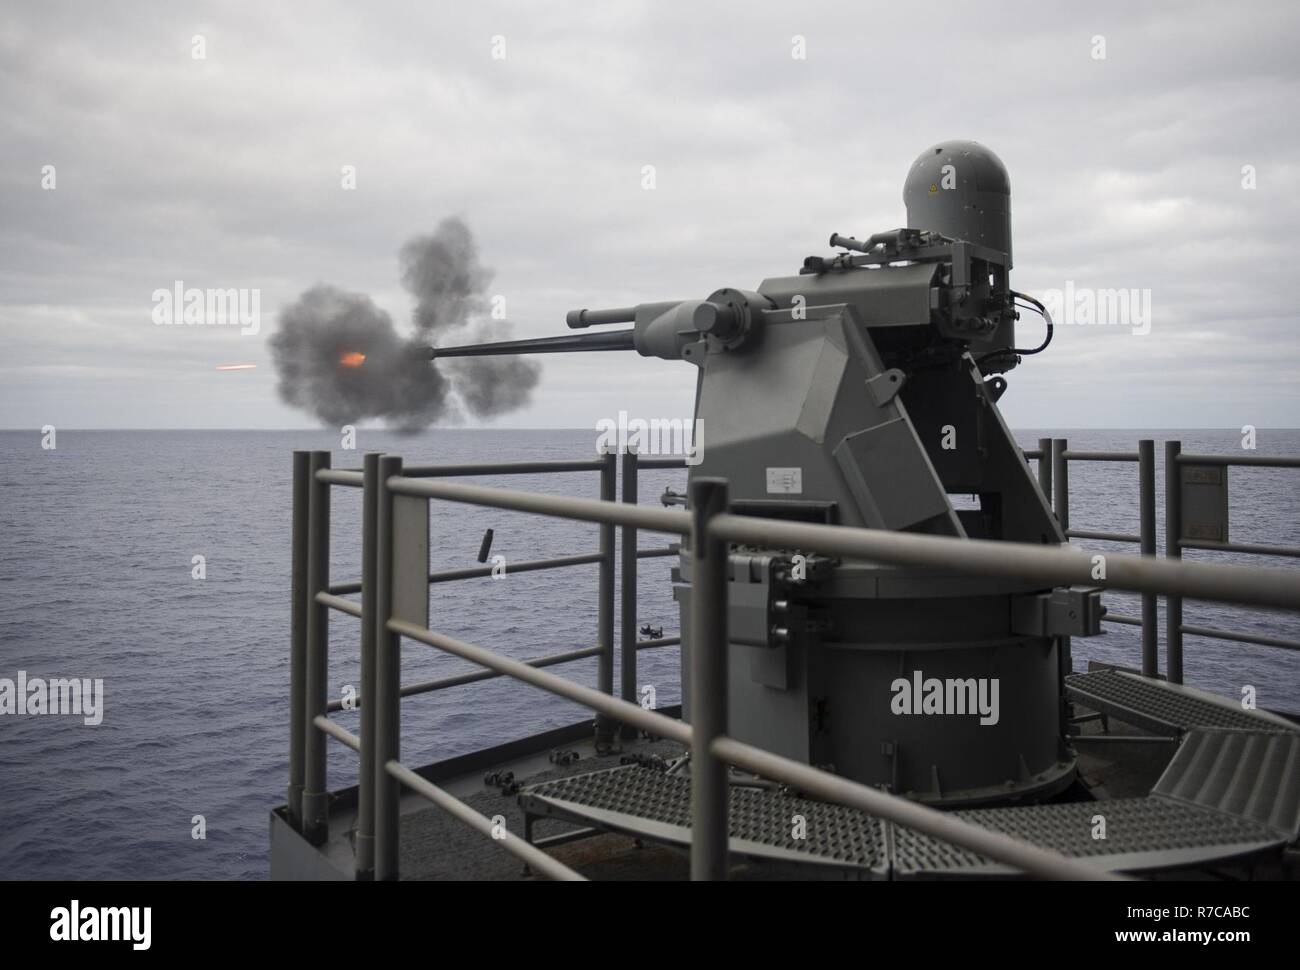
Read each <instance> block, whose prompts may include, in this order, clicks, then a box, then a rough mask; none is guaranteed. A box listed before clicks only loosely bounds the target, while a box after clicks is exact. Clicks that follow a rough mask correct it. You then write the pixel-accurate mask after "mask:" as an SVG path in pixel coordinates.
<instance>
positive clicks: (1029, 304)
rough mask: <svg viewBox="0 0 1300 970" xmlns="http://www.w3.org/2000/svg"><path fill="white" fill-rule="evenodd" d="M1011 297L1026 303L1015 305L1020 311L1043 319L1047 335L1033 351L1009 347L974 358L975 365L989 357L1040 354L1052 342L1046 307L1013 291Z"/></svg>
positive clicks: (1050, 323) (1050, 324) (1050, 316)
mask: <svg viewBox="0 0 1300 970" xmlns="http://www.w3.org/2000/svg"><path fill="white" fill-rule="evenodd" d="M1011 295H1012V297H1019V298H1020V299H1022V300H1025V301H1026V302H1025V303H1017V304H1015V305H1016V306H1017V307H1020V308H1021V309H1022V310H1034V311H1036V312H1037V313H1038V314H1039V316H1041V317H1042V318H1043V322H1044V323H1046V324H1047V335H1046V336H1045V337H1044V338H1043V342H1042V343H1041V344H1039V345H1038V346H1037V347H1035V348H1034V349H1033V350H1021V349H1020V348H1019V347H1011V348H1007V349H1005V350H991V351H989V352H988V353H987V354H980V356H978V357H976V358H974V362H975V363H976V364H978V363H979V362H980V361H982V360H988V359H989V358H990V357H1005V356H1007V355H1009V354H1016V355H1018V356H1021V357H1030V356H1032V355H1034V354H1041V353H1042V352H1043V351H1044V350H1046V349H1047V345H1048V344H1050V343H1051V342H1052V332H1053V330H1054V329H1055V328H1054V327H1053V325H1052V315H1051V314H1050V313H1048V312H1047V307H1045V306H1043V305H1042V304H1041V303H1039V302H1038V301H1037V300H1035V299H1034V298H1033V297H1032V296H1029V295H1028V294H1025V293H1018V292H1016V291H1015V290H1012V291H1011Z"/></svg>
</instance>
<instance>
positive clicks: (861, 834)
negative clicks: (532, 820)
mask: <svg viewBox="0 0 1300 970" xmlns="http://www.w3.org/2000/svg"><path fill="white" fill-rule="evenodd" d="M1298 769H1300V734H1297V733H1294V732H1268V731H1256V732H1245V731H1235V730H1226V731H1222V730H1204V729H1201V730H1195V731H1192V732H1191V733H1189V734H1188V736H1187V738H1186V739H1185V740H1184V741H1183V743H1182V745H1180V747H1179V750H1178V753H1177V754H1176V755H1175V757H1174V759H1173V761H1172V762H1171V763H1170V764H1169V767H1168V768H1167V769H1166V770H1165V773H1164V774H1163V775H1162V776H1161V778H1160V781H1159V782H1157V784H1156V787H1155V789H1154V790H1153V791H1152V793H1151V795H1150V796H1149V797H1146V798H1124V799H1109V800H1103V801H1089V802H1068V803H1059V804H1043V805H1021V806H1012V807H1008V808H988V809H973V810H968V811H960V812H956V813H954V814H956V815H957V817H959V818H962V819H964V820H966V821H969V822H971V823H973V824H975V825H979V826H981V827H982V828H986V829H989V830H992V831H995V832H1001V833H1004V834H1006V835H1009V836H1012V837H1013V838H1016V839H1020V840H1022V841H1025V842H1029V843H1032V844H1034V845H1039V846H1042V847H1044V848H1049V849H1053V850H1055V851H1057V852H1060V853H1062V854H1064V855H1067V856H1072V857H1075V858H1080V859H1094V860H1096V863H1097V865H1098V866H1099V867H1102V868H1105V869H1108V870H1113V871H1124V872H1140V871H1145V870H1155V869H1173V868H1178V867H1182V866H1194V865H1203V864H1206V863H1210V862H1216V861H1223V860H1227V859H1232V858H1236V857H1238V856H1244V855H1248V854H1251V853H1255V852H1260V851H1263V850H1265V849H1273V848H1277V847H1279V846H1282V845H1285V844H1287V843H1289V842H1292V841H1294V840H1295V839H1296V837H1297V836H1298V835H1300V770H1298ZM690 788H691V786H690V779H689V778H687V777H686V776H684V775H668V774H664V773H662V772H659V771H654V770H651V769H648V768H643V767H641V766H638V765H630V766H625V767H621V768H612V769H607V770H604V771H595V772H589V773H587V774H581V775H571V776H569V777H566V778H559V779H556V780H553V781H547V782H543V783H542V784H539V785H535V786H533V787H530V788H527V789H525V790H524V791H523V792H522V793H521V794H520V796H519V804H520V806H521V807H522V808H523V810H524V812H525V813H526V814H528V815H531V816H539V815H546V816H551V817H555V818H561V819H566V820H569V821H580V822H585V823H590V824H595V825H596V826H598V827H601V828H606V829H612V830H615V831H623V832H628V833H631V834H635V835H640V836H644V837H646V838H649V839H655V840H658V841H665V842H670V843H676V844H679V845H688V844H689V843H690V825H691V818H690V812H691V808H690V797H691V796H690ZM730 798H731V827H730V835H731V848H732V851H733V852H735V853H736V854H738V855H746V856H753V857H759V858H770V859H778V860H782V861H787V862H802V863H816V864H821V865H828V864H829V865H835V866H844V867H850V868H856V869H859V870H866V871H869V872H871V873H874V874H892V875H893V877H894V878H898V879H915V878H978V877H987V876H1007V875H1014V874H1015V870H1014V869H1012V868H1011V867H1008V866H1005V865H1002V864H1001V863H996V862H993V861H991V860H989V859H986V858H984V857H982V856H980V855H977V854H976V853H973V852H969V851H967V850H965V849H961V848H958V847H956V846H952V845H950V844H948V843H946V842H944V841H942V840H940V839H935V838H932V837H930V836H927V835H922V834H919V833H917V832H914V831H912V830H910V829H906V828H903V827H901V826H897V825H892V824H888V823H885V822H883V821H882V820H880V819H878V818H875V817H873V816H870V815H867V814H866V813H864V812H861V811H858V810H857V809H853V808H847V807H844V806H841V805H833V804H829V803H825V802H818V801H811V800H806V799H799V798H795V797H793V796H790V795H786V794H783V793H781V792H779V791H776V790H772V789H755V788H747V787H738V786H732V788H731V792H730ZM796 816H801V817H802V819H803V820H804V825H805V830H804V834H805V837H804V838H796V837H795V831H794V830H795V822H796ZM1102 819H1104V825H1105V829H1104V837H1099V835H1100V833H1099V830H1098V822H1099V820H1102Z"/></svg>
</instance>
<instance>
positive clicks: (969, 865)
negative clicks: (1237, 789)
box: [891, 797, 1283, 879]
mask: <svg viewBox="0 0 1300 970" xmlns="http://www.w3.org/2000/svg"><path fill="white" fill-rule="evenodd" d="M955 814H956V816H957V817H958V818H960V819H961V820H962V821H964V822H967V823H970V824H973V825H978V826H981V827H982V828H986V829H988V830H989V831H991V832H997V833H999V834H1001V835H1005V836H1007V837H1009V838H1014V839H1017V840H1020V841H1024V842H1026V843H1029V844H1032V845H1038V846H1051V847H1052V848H1054V849H1057V850H1058V851H1061V852H1063V853H1065V854H1066V855H1068V856H1070V857H1071V858H1077V859H1080V860H1087V863H1088V864H1090V865H1094V866H1096V867H1098V868H1099V869H1103V870H1105V871H1109V872H1140V871H1152V870H1160V869H1171V868H1179V867H1183V866H1192V865H1204V864H1206V863H1210V862H1217V861H1222V860H1227V859H1233V858H1236V857H1238V856H1242V855H1248V854H1250V853H1254V852H1261V851H1264V850H1267V849H1276V848H1278V847H1279V846H1280V845H1281V843H1282V841H1283V840H1282V839H1281V838H1280V837H1279V836H1278V835H1277V834H1276V833H1275V832H1272V831H1270V830H1269V829H1267V828H1265V827H1264V826H1262V825H1259V824H1257V823H1254V822H1251V821H1249V820H1247V819H1244V818H1239V817H1236V816H1233V815H1227V814H1224V813H1221V812H1216V811H1211V810H1209V809H1206V808H1201V807H1199V806H1195V805H1189V804H1183V803H1179V802H1175V801H1171V800H1168V799H1159V798H1151V797H1147V798H1115V799H1107V800H1105V801H1101V802H1066V803H1060V804H1052V805H1026V806H1018V807H1011V808H990V809H982V810H977V811H967V812H958V813H955ZM1098 816H1101V817H1102V818H1104V819H1105V825H1106V838H1104V839H1099V838H1094V836H1093V833H1094V832H1095V831H1096V830H1097V824H1098V823H1097V821H1096V820H1097V818H1098ZM891 834H892V836H893V838H892V849H893V864H894V875H895V878H897V879H927V878H929V879H934V878H949V879H952V878H976V877H986V878H987V877H993V878H998V877H1001V878H1005V877H1007V876H1010V875H1013V874H1014V873H1013V870H1011V869H1010V868H1008V867H1007V866H1005V865H1002V864H1000V863H996V862H992V861H991V860H989V859H988V858H984V857H981V856H980V855H978V854H977V853H973V852H968V851H965V850H963V849H958V848H955V847H954V846H952V845H949V844H946V843H944V842H943V841H941V840H937V839H933V838H929V837H928V836H922V835H918V834H917V833H915V832H912V831H909V830H908V829H906V828H903V827H901V826H896V827H894V829H893V830H892V833H891Z"/></svg>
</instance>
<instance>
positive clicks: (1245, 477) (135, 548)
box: [0, 429, 1300, 879]
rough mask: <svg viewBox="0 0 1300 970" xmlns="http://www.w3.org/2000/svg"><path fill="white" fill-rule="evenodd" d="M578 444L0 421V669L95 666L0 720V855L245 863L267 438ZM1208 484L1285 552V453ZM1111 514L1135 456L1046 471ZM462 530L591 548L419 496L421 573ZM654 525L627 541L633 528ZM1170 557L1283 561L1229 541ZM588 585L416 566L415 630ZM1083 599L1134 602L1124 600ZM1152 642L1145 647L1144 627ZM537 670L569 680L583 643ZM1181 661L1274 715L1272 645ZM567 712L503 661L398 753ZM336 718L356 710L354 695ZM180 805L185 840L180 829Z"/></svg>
mask: <svg viewBox="0 0 1300 970" xmlns="http://www.w3.org/2000/svg"><path fill="white" fill-rule="evenodd" d="M1040 433H1041V434H1048V433H1050V432H1039V431H1037V430H1033V429H1030V430H1025V431H1023V432H1018V433H1017V436H1018V438H1019V440H1020V442H1021V443H1022V445H1024V446H1025V447H1034V445H1035V442H1036V439H1037V438H1038V436H1039V434H1040ZM1056 433H1057V434H1058V435H1065V436H1068V437H1069V439H1070V444H1071V447H1072V448H1078V449H1084V450H1126V451H1127V450H1134V449H1135V448H1136V444H1135V442H1136V440H1137V439H1138V438H1139V437H1154V438H1155V439H1156V440H1157V442H1160V441H1162V440H1164V439H1167V438H1181V440H1182V441H1183V448H1184V451H1191V452H1215V453H1237V452H1239V451H1240V448H1241V439H1240V436H1239V435H1238V434H1237V433H1236V432H1234V431H1182V432H1175V431H1158V432H1141V431H1134V430H1122V431H1074V432H1069V431H1063V430H1060V429H1057V430H1056ZM594 439H595V436H594V434H593V433H592V432H590V431H435V432H430V433H426V434H421V435H415V436H398V435H394V434H385V433H381V432H366V431H362V432H361V433H360V434H359V435H358V440H357V442H356V445H357V449H356V451H343V450H341V449H340V448H339V445H340V441H339V437H338V435H337V434H333V433H327V432H323V431H322V432H250V431H207V432H186V431H176V432H171V431H138V432H136V431H126V432H91V431H74V430H60V431H59V432H58V439H57V445H58V447H57V448H56V449H55V450H53V451H46V450H42V448H41V439H40V435H39V434H38V433H37V432H34V431H30V432H29V431H23V432H0V657H2V658H3V659H2V660H0V677H9V678H16V677H17V673H18V671H19V670H24V671H26V673H27V675H28V677H36V676H40V677H79V678H80V677H84V678H103V680H104V717H103V722H102V723H101V724H99V725H97V726H87V725H85V724H83V723H82V720H81V719H80V718H76V717H67V716H60V717H50V716H46V717H36V716H26V717H23V716H17V715H10V716H0V874H3V875H4V876H5V877H9V878H14V877H22V878H42V877H44V878H82V879H100V878H160V879H170V878H224V879H258V878H264V877H266V875H267V827H268V821H267V813H268V811H269V810H270V809H271V808H272V806H274V805H276V804H278V803H280V802H282V801H283V799H284V791H285V784H286V779H287V767H286V758H287V744H288V742H287V723H288V701H287V693H288V690H287V688H288V655H289V553H290V549H289V511H290V453H291V451H292V450H293V449H295V448H332V449H334V465H335V466H336V467H352V466H357V465H359V464H360V455H361V453H362V452H364V451H370V450H374V451H390V452H393V453H396V454H401V455H402V456H403V457H404V458H405V459H406V460H407V462H408V463H416V462H419V463H428V462H461V461H470V460H485V459H493V460H505V459H525V458H572V457H576V456H584V455H589V454H591V453H592V447H593V443H594ZM1257 453H1259V454H1292V455H1294V454H1300V432H1298V431H1267V430H1265V431H1261V432H1260V436H1259V442H1258V452H1257ZM1162 457H1163V446H1162V445H1160V444H1159V443H1158V444H1157V458H1158V460H1159V459H1160V458H1162ZM1159 473H1160V474H1162V473H1163V472H1162V470H1161V471H1160V472H1159ZM475 481H478V482H482V483H485V484H503V485H509V486H512V487H518V488H524V489H531V490H536V491H547V492H556V493H566V494H580V495H589V496H593V497H594V496H595V495H596V488H597V486H596V477H595V475H594V473H588V474H570V475H560V476H538V477H531V476H521V477H514V478H510V479H495V480H494V479H486V478H485V479H476V480H475ZM684 481H685V475H684V472H651V471H643V472H642V479H641V496H642V501H647V502H652V501H655V500H656V498H657V497H658V495H659V494H660V493H661V492H662V491H663V489H664V488H665V487H668V486H672V487H675V488H678V489H680V488H681V487H682V486H683V485H684ZM1157 481H1158V483H1162V482H1163V479H1162V478H1158V479H1157ZM1159 487H1160V489H1161V492H1160V494H1161V496H1163V485H1162V484H1161V485H1160V486H1159ZM334 496H335V498H334V505H333V536H334V542H333V548H332V560H333V561H332V565H331V569H332V576H333V578H334V580H335V581H342V580H344V579H353V578H357V577H359V575H360V573H359V569H360V565H359V563H360V538H359V535H360V534H359V531H358V530H359V522H360V494H359V491H358V490H353V489H335V490H334ZM1231 496H1232V510H1233V512H1232V523H1231V526H1232V538H1233V540H1235V541H1239V542H1259V543H1273V544H1279V545H1288V546H1300V471H1296V470H1295V469H1279V470H1273V469H1251V468H1242V469H1233V470H1232V472H1231ZM1159 504H1160V505H1163V497H1161V498H1160V500H1159ZM1137 508H1138V506H1137V468H1136V465H1132V464H1073V465H1072V466H1071V521H1072V525H1073V526H1074V527H1075V528H1081V529H1096V530H1107V531H1112V530H1113V531H1123V532H1136V531H1137V522H1138V512H1137ZM488 527H491V528H493V529H494V530H495V543H494V545H493V553H501V554H503V555H505V556H506V557H507V559H515V560H517V559H533V558H539V557H544V556H553V555H564V554H573V553H582V552H590V551H595V549H596V543H597V538H596V527H595V526H592V525H586V524H582V523H574V522H567V521H559V520H553V519H538V518H531V517H527V516H522V515H519V514H512V513H506V512H499V511H495V510H490V509H480V508H473V507H468V506H452V505H447V504H442V503H436V504H435V506H434V516H433V521H432V530H431V531H432V544H433V562H434V565H435V568H437V567H438V566H443V567H451V566H463V565H469V564H473V563H474V560H475V556H476V553H477V551H478V547H479V542H480V539H481V538H482V534H483V531H484V529H486V528H488ZM1159 534H1160V536H1161V537H1163V534H1164V532H1163V524H1162V525H1161V529H1160V533H1159ZM662 543H663V540H662V539H661V538H660V537H655V536H643V537H642V545H643V546H649V545H662ZM1083 544H1084V545H1087V546H1090V547H1096V548H1098V549H1099V550H1103V551H1104V550H1107V549H1109V550H1112V551H1134V549H1133V547H1129V546H1115V545H1112V544H1109V543H1094V542H1086V543H1083ZM1162 544H1163V543H1162ZM195 556H203V557H204V563H205V568H206V578H204V579H195V578H193V576H192V570H193V568H194V567H193V565H192V563H193V557H195ZM1188 558H1189V559H1209V560H1216V561H1240V562H1253V563H1261V562H1262V563H1265V564H1269V563H1271V564H1274V565H1276V566H1278V567H1279V568H1291V569H1295V568H1297V563H1296V562H1295V561H1294V560H1285V559H1269V560H1264V559H1261V558H1260V557H1254V556H1233V555H1225V554H1215V553H1189V555H1188ZM671 562H672V560H670V559H651V560H643V561H642V564H641V578H640V589H639V596H640V604H641V605H640V616H639V618H638V619H639V621H640V622H641V623H651V624H653V625H655V626H662V627H663V628H664V633H665V635H672V634H674V633H675V632H676V631H677V627H678V617H677V609H676V605H675V604H674V602H673V600H672V596H671V593H670V586H669V582H668V570H669V567H670V565H671ZM1298 578H1300V577H1298ZM503 592H508V595H504V596H503V595H501V593H503ZM595 592H596V567H595V566H594V565H590V566H581V567H575V568H570V569H566V570H556V571H549V572H534V573H526V574H517V575H515V576H513V577H510V578H509V579H507V580H505V581H503V582H500V583H497V582H494V581H493V580H490V579H482V580H473V581H469V582H463V583H456V584H442V585H439V586H435V587H434V588H433V598H432V607H431V609H432V625H433V626H434V628H436V629H438V630H439V631H441V632H444V633H447V634H450V635H452V636H457V637H461V638H464V639H468V640H471V641H472V642H475V643H479V644H482V645H484V646H488V647H491V648H493V649H496V650H500V651H502V652H504V653H506V654H508V655H510V656H513V657H518V658H526V657H530V656H538V655H541V654H545V653H552V652H556V651H560V650H566V649H571V648H575V647H585V646H590V645H592V644H594V642H595V635H596V610H595ZM1106 601H1107V604H1108V605H1109V606H1110V607H1111V608H1112V609H1114V610H1117V611H1123V612H1128V613H1137V612H1138V607H1137V604H1136V603H1135V602H1133V600H1132V598H1131V597H1126V596H1122V595H1115V594H1108V595H1107V600H1106ZM1162 612H1163V611H1162ZM1186 622H1188V623H1196V624H1204V625H1210V626H1218V627H1227V628H1231V629H1237V630H1251V631H1256V632H1260V633H1265V634H1273V635H1279V636H1287V637H1292V638H1296V637H1300V621H1298V620H1297V619H1296V618H1295V617H1294V616H1287V615H1285V614H1281V613H1266V612H1250V611H1244V610H1238V609H1231V608H1224V607H1219V606H1214V605H1206V604H1199V603H1189V604H1188V605H1187V607H1186ZM1161 623H1162V628H1163V616H1162V618H1161ZM330 638H331V657H330V688H331V694H332V695H334V696H338V695H339V694H340V693H341V692H342V691H343V690H344V689H345V687H346V686H347V685H356V684H357V682H358V679H359V674H358V651H357V621H356V620H355V619H353V618H352V617H349V616H344V615H340V614H333V617H332V620H331V629H330ZM1161 651H1162V652H1161V657H1162V665H1163V637H1162V647H1161ZM1089 659H1098V660H1106V661H1111V662H1117V663H1123V664H1127V665H1132V666H1136V665H1137V664H1138V662H1139V648H1138V631H1137V630H1136V628H1131V627H1127V626H1118V625H1114V624H1112V625H1109V627H1108V632H1107V634H1106V635H1105V636H1104V637H1098V638H1094V639H1091V640H1076V641H1075V664H1076V667H1082V666H1085V665H1086V663H1087V661H1088V660H1089ZM640 663H641V676H640V678H639V679H640V682H641V683H642V684H647V683H649V684H653V685H654V686H655V688H656V691H657V696H658V701H659V703H660V704H661V705H662V704H671V703H675V702H676V701H677V700H678V699H679V694H678V679H679V678H678V651H677V650H676V649H675V648H668V649H663V650H653V651H645V652H643V653H642V654H641V657H640ZM464 669H466V665H465V664H464V663H463V662H462V661H460V660H458V659H456V658H452V657H448V656H445V655H442V654H439V653H437V652H436V651H433V650H431V649H429V648H426V647H423V646H422V645H420V644H408V645H406V646H405V648H404V650H403V680H404V681H406V682H411V681H416V680H423V679H428V678H432V677H437V676H441V675H446V674H448V673H451V672H454V671H460V670H464ZM554 669H555V670H556V671H557V672H563V673H564V674H566V675H567V676H570V677H572V678H574V679H575V680H578V681H580V682H583V683H587V684H594V680H595V660H594V659H591V660H587V661H582V662H578V663H573V664H569V665H566V666H564V667H562V668H554ZM1185 670H1186V679H1187V681H1188V682H1189V683H1192V684H1195V685H1198V686H1201V687H1205V688H1208V689H1211V690H1216V691H1219V692H1221V693H1225V694H1229V695H1231V696H1233V697H1237V696H1240V694H1239V692H1240V689H1241V685H1243V684H1252V685H1254V686H1255V687H1256V688H1257V690H1258V703H1259V704H1260V705H1261V706H1263V707H1271V708H1275V709H1283V710H1290V711H1297V710H1300V655H1297V654H1295V653H1290V652H1286V651H1281V650H1276V649H1271V648H1267V647H1256V646H1247V645H1242V644H1234V643H1225V642H1221V641H1213V640H1206V639H1203V638H1200V637H1188V638H1187V639H1186V645H1185ZM615 683H617V679H616V680H615ZM587 716H589V715H588V714H587V713H586V712H585V711H583V710H581V709H579V708H578V707H576V706H575V705H572V704H569V703H567V702H564V701H561V700H559V699H558V698H555V697H552V696H551V695H549V694H545V693H542V692H540V691H537V690H535V689H533V688H530V687H528V686H526V685H523V684H518V683H513V682H510V681H506V680H496V681H490V682H486V683H478V684H472V685H468V686H464V687H459V688H454V689H451V690H446V691H442V692H439V693H437V694H433V695H425V696H422V697H415V698H410V699H408V700H407V701H406V702H405V704H404V707H403V740H402V755H403V760H404V761H406V762H407V763H409V764H412V765H420V764H424V763H427V762H429V761H432V760H435V759H440V758H445V757H448V756H451V755H456V754H460V753H464V752H467V751H471V750H474V749H476V748H479V747H482V746H485V745H489V744H493V743H497V742H500V741H503V740H506V739H510V738H516V737H520V736H523V735H526V734H529V733H532V732H535V731H538V730H541V729H544V728H548V727H555V726H559V725H563V724H566V723H571V722H574V721H577V720H581V719H583V718H585V717H587ZM340 718H341V721H342V723H344V724H345V726H348V727H349V728H351V729H352V730H355V729H356V719H357V715H356V714H355V713H347V714H342V715H340ZM329 752H330V754H329V758H330V762H329V771H330V787H331V788H337V787H341V786H343V785H346V784H352V783H354V782H355V778H356V757H355V755H354V754H353V753H352V752H351V751H348V750H346V749H344V748H342V747H341V746H340V745H338V744H335V743H333V742H331V743H330V744H329ZM197 815H201V816H203V819H204V821H205V823H206V835H207V837H206V839H203V840H196V839H194V838H192V834H191V833H192V829H193V828H194V825H195V822H194V817H195V816H197Z"/></svg>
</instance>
